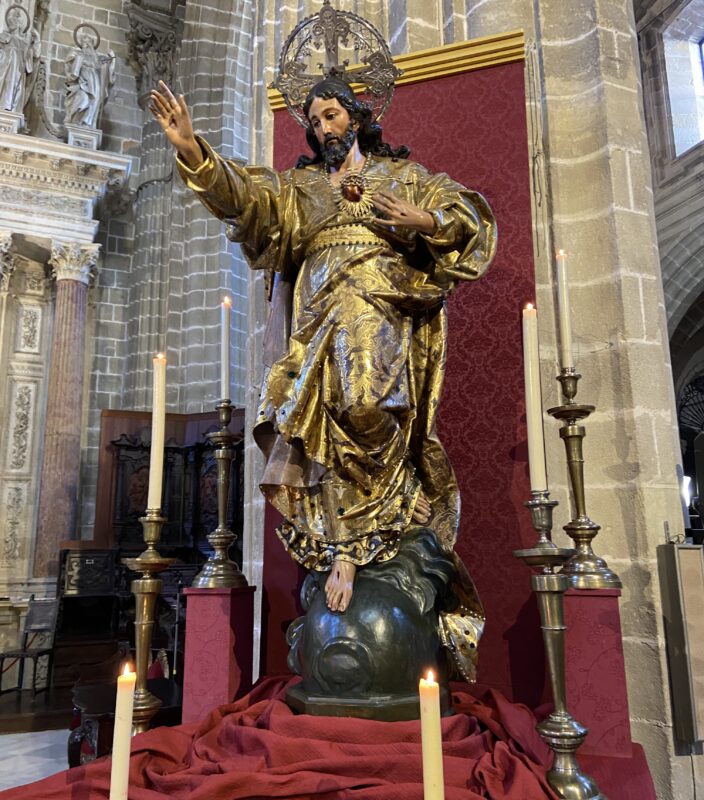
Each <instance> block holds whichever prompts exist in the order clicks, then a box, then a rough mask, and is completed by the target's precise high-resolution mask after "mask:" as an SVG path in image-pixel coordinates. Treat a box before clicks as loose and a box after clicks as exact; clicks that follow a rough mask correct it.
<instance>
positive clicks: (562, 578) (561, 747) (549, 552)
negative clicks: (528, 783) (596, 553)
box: [513, 492, 606, 800]
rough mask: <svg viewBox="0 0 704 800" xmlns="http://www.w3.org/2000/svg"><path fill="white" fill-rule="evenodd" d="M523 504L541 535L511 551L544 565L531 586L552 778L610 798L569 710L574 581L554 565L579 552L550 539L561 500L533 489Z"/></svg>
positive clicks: (591, 797)
mask: <svg viewBox="0 0 704 800" xmlns="http://www.w3.org/2000/svg"><path fill="white" fill-rule="evenodd" d="M525 505H526V506H527V507H528V508H529V509H530V513H531V517H532V520H533V528H534V529H535V531H536V532H537V533H538V537H539V538H538V542H537V543H536V545H535V546H534V547H531V548H528V549H525V550H515V551H514V553H513V554H514V556H516V558H520V559H521V560H522V561H523V562H524V563H525V564H527V565H528V566H529V567H533V568H534V569H539V570H540V572H539V574H535V575H532V576H531V585H532V587H533V591H534V592H535V593H536V597H537V600H538V608H539V610H540V627H541V629H542V631H543V641H544V643H545V653H546V655H547V661H548V671H549V674H550V686H551V689H552V696H553V704H554V710H553V712H552V713H551V714H550V715H549V716H548V717H546V718H545V719H544V720H543V721H542V722H541V723H539V724H538V725H537V731H538V733H539V734H540V737H541V739H542V740H543V741H544V742H545V743H546V744H547V745H548V747H549V748H550V749H551V750H552V751H553V753H554V754H555V758H554V761H553V765H552V769H551V770H550V771H549V772H548V775H547V778H548V783H549V784H550V786H552V788H553V789H554V790H555V791H556V792H557V793H558V794H559V795H560V797H563V798H566V800H606V798H605V797H604V795H603V794H601V792H600V791H599V787H598V786H597V785H596V783H595V782H594V780H593V779H592V778H590V777H589V776H588V775H585V774H584V773H583V772H582V771H581V770H580V768H579V764H578V763H577V757H576V752H577V750H578V749H579V747H580V745H581V744H582V742H583V741H584V739H585V737H586V735H587V733H588V731H587V729H586V728H585V727H584V726H583V725H580V723H579V722H577V720H575V719H574V717H572V715H571V714H570V713H569V711H568V710H567V696H566V689H565V622H564V612H563V595H564V593H565V591H566V590H567V589H568V588H569V585H570V581H569V579H568V578H567V576H566V575H563V574H562V573H560V574H557V575H556V574H555V573H554V569H555V567H558V566H560V565H561V564H564V563H565V562H566V561H568V559H571V558H572V557H574V554H575V551H574V550H572V549H570V548H566V547H557V546H556V545H555V544H553V542H552V541H551V540H550V534H551V532H552V511H553V508H554V507H555V506H556V505H557V503H556V502H555V501H551V500H550V499H549V493H548V492H532V496H531V499H530V500H528V501H527V502H526V503H525Z"/></svg>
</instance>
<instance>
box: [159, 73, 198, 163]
mask: <svg viewBox="0 0 704 800" xmlns="http://www.w3.org/2000/svg"><path fill="white" fill-rule="evenodd" d="M159 89H160V90H161V91H158V90H157V89H152V90H151V92H150V93H149V111H151V114H152V116H153V117H154V119H155V120H156V121H157V122H158V123H159V125H161V129H162V130H163V131H164V133H165V134H166V138H167V139H168V140H169V141H170V142H171V144H172V145H173V146H174V148H175V149H176V150H178V154H179V155H180V156H181V158H182V159H183V160H184V161H185V162H186V164H188V166H189V167H191V168H195V167H197V166H198V165H199V164H201V163H202V162H203V151H202V150H201V148H200V145H199V144H198V141H197V140H196V137H195V136H194V135H193V123H192V122H191V115H190V112H189V111H188V106H187V105H186V100H185V98H184V96H183V95H182V94H180V95H179V96H178V100H177V99H176V98H175V97H174V95H173V94H172V92H171V89H169V87H168V86H167V85H166V84H165V83H164V81H159Z"/></svg>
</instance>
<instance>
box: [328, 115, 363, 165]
mask: <svg viewBox="0 0 704 800" xmlns="http://www.w3.org/2000/svg"><path fill="white" fill-rule="evenodd" d="M356 135H357V134H356V132H355V130H354V127H353V125H352V122H351V121H350V123H349V125H348V126H347V130H346V131H345V132H344V133H343V134H342V135H338V134H336V133H333V132H330V133H327V134H325V138H324V139H323V142H322V144H321V149H322V152H323V161H324V162H325V166H326V167H327V168H328V169H339V167H340V166H341V165H342V163H343V162H344V160H345V158H347V154H348V153H349V152H350V150H351V149H352V146H353V145H354V140H355V136H356Z"/></svg>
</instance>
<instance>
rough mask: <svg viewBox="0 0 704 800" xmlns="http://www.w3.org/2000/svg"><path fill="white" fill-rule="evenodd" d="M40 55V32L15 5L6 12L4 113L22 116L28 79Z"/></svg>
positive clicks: (1, 48) (1, 71) (1, 54)
mask: <svg viewBox="0 0 704 800" xmlns="http://www.w3.org/2000/svg"><path fill="white" fill-rule="evenodd" d="M23 22H24V23H25V25H24V30H22V23H23ZM39 52H40V41H39V33H38V32H37V31H36V30H35V29H34V28H32V25H31V22H30V19H29V14H28V13H27V11H26V9H25V8H23V7H22V6H20V5H11V6H10V7H9V8H8V9H7V11H6V13H5V30H4V31H2V33H0V109H1V110H4V111H11V112H13V113H15V114H21V113H22V109H23V108H24V104H25V99H26V98H25V90H26V84H27V76H28V75H29V74H31V73H32V72H34V69H35V67H36V65H37V62H38V60H39Z"/></svg>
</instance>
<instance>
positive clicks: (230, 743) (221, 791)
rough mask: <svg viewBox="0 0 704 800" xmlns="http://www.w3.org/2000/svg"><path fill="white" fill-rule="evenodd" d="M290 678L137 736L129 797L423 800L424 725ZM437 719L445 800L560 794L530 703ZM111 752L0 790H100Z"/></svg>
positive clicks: (502, 702)
mask: <svg viewBox="0 0 704 800" xmlns="http://www.w3.org/2000/svg"><path fill="white" fill-rule="evenodd" d="M288 685H289V681H285V680H282V679H272V678H270V679H266V680H264V681H263V682H262V683H260V684H259V686H257V687H256V688H255V689H254V690H253V691H252V692H251V693H250V694H249V695H247V696H246V697H244V698H242V699H241V700H239V701H237V702H236V703H232V704H230V705H226V706H222V707H220V708H218V709H215V710H214V711H213V712H212V713H211V714H210V715H209V716H208V717H206V718H205V719H204V720H203V721H202V722H201V723H199V724H189V725H181V726H178V727H175V728H157V729H155V730H152V731H148V732H147V733H144V734H141V735H140V736H137V737H135V738H134V740H133V744H132V757H131V759H130V791H129V798H130V800H155V798H162V797H169V798H177V800H240V799H241V798H250V799H251V798H270V797H278V798H289V800H303V798H315V799H316V800H331V799H332V798H341V799H342V800H347V799H348V798H363V800H422V797H423V776H422V765H421V745H420V723H419V722H417V721H413V722H392V723H390V722H375V721H370V720H362V719H349V718H337V717H311V716H307V715H297V714H293V713H292V711H291V710H290V709H289V708H288V706H287V705H286V704H285V703H284V702H283V696H284V692H285V689H286V687H287V686H288ZM453 701H454V708H455V711H456V712H457V713H456V714H455V715H453V716H450V717H446V718H444V719H443V720H442V730H443V753H444V767H445V797H446V800H460V799H461V800H473V798H496V799H497V800H498V798H502V800H504V799H505V800H543V798H548V799H549V800H554V798H556V795H555V794H554V793H553V792H552V790H551V789H550V788H549V786H548V784H547V781H546V779H545V767H546V765H547V764H548V763H549V760H550V752H549V750H548V748H547V747H546V746H545V745H544V744H543V742H542V741H541V739H540V738H539V737H538V735H537V733H536V732H535V728H534V726H535V718H534V717H533V715H532V714H531V712H530V711H529V710H528V709H527V708H526V707H525V706H521V705H517V704H513V703H509V702H508V701H507V700H506V699H505V698H504V697H502V696H501V695H500V694H498V693H496V692H489V693H488V694H487V695H486V697H485V698H484V700H483V701H478V700H476V699H475V698H473V697H472V696H471V695H469V694H468V693H467V692H466V691H464V690H460V691H456V692H455V693H454V694H453ZM109 783H110V760H109V759H108V758H102V759H99V760H98V761H94V762H93V763H91V764H88V765H86V766H84V767H76V768H75V769H72V770H68V771H66V772H62V773H59V774H58V775H54V776H52V777H50V778H46V779H45V780H42V781H37V782H36V783H33V784H29V785H28V786H23V787H19V788H16V789H10V790H8V791H6V792H3V793H0V797H1V798H2V800H29V799H30V798H31V800H59V799H61V800H99V799H100V800H103V799H104V798H107V797H108V794H109Z"/></svg>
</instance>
